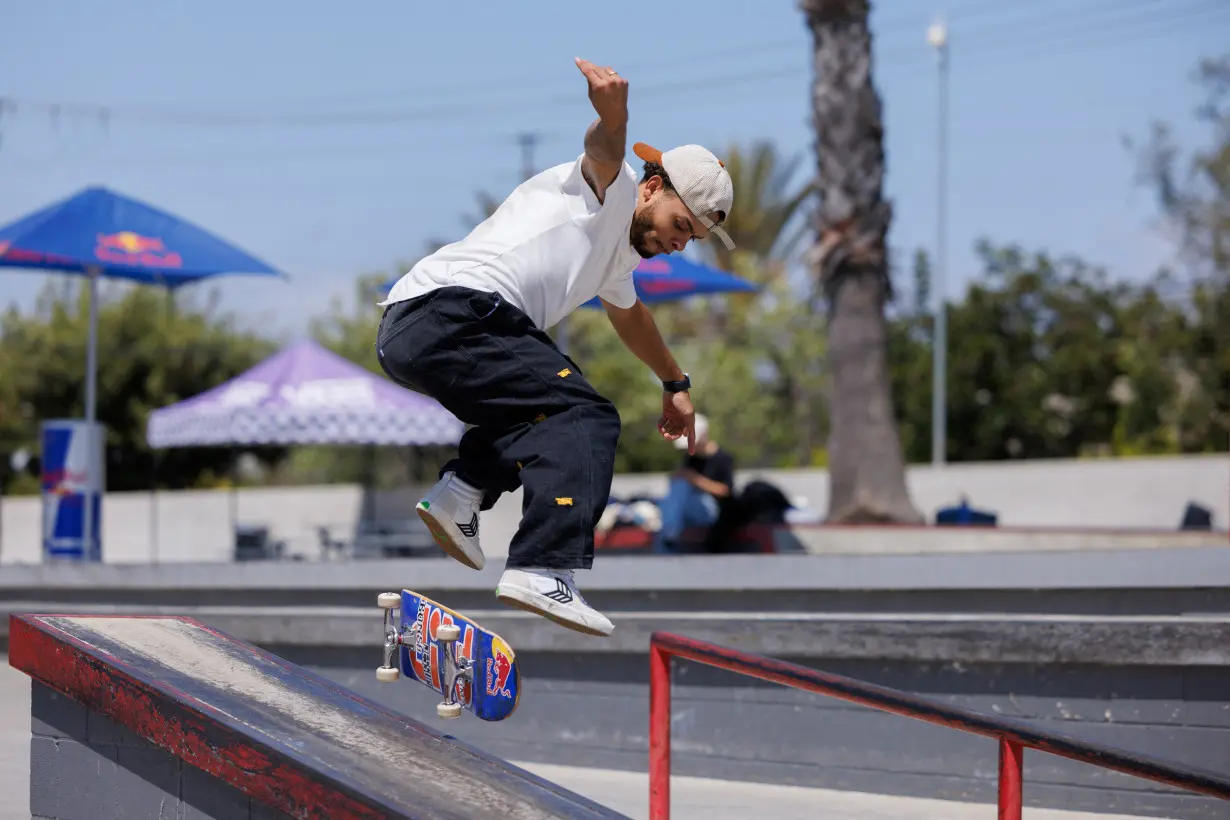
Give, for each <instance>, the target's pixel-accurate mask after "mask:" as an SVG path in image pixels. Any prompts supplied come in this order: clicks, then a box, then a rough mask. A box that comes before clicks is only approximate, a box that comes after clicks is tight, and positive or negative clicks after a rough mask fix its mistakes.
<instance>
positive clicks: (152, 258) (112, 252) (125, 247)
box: [94, 231, 184, 268]
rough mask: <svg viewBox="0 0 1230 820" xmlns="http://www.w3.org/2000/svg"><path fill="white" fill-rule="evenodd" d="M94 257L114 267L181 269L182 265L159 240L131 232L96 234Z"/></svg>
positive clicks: (177, 256)
mask: <svg viewBox="0 0 1230 820" xmlns="http://www.w3.org/2000/svg"><path fill="white" fill-rule="evenodd" d="M94 256H96V257H97V258H98V259H99V260H101V261H103V262H110V263H112V264H114V265H133V266H139V267H146V268H182V267H183V265H184V260H183V257H181V256H180V255H179V254H178V253H176V252H175V251H169V250H167V247H166V245H165V244H164V243H163V241H162V240H161V239H158V238H157V237H151V236H142V235H141V234H139V233H133V232H132V231H120V232H119V233H110V234H106V233H100V234H98V241H97V244H96V245H95V247H94Z"/></svg>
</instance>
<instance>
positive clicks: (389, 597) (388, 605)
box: [377, 592, 401, 609]
mask: <svg viewBox="0 0 1230 820" xmlns="http://www.w3.org/2000/svg"><path fill="white" fill-rule="evenodd" d="M377 601H378V602H379V604H380V606H381V608H382V609H397V607H399V606H401V596H400V595H398V594H397V593H396V592H382V593H380V597H379V598H378V599H377Z"/></svg>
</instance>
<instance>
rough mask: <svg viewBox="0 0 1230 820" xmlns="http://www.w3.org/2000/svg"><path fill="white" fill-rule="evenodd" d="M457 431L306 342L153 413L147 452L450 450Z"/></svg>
mask: <svg viewBox="0 0 1230 820" xmlns="http://www.w3.org/2000/svg"><path fill="white" fill-rule="evenodd" d="M462 432H464V425H463V424H462V423H461V421H459V420H458V419H457V418H456V417H455V416H454V415H453V414H452V413H450V412H448V411H447V410H445V409H444V408H443V407H441V406H440V404H439V403H437V402H436V401H435V400H434V399H431V398H428V397H427V396H424V395H421V394H419V393H415V392H413V391H411V390H407V389H405V388H403V387H401V386H399V385H397V384H394V383H393V382H391V381H389V380H388V379H386V378H384V377H383V376H379V375H376V374H375V373H372V372H371V371H369V370H367V369H365V368H363V367H360V366H359V365H357V364H354V363H353V362H351V361H349V360H347V359H344V358H342V357H341V356H339V355H337V354H336V353H333V352H332V351H329V350H327V349H325V348H323V347H321V346H320V345H319V344H317V343H316V342H313V341H305V342H299V343H298V344H294V345H291V346H289V347H287V348H284V349H283V350H282V351H280V352H278V353H276V354H274V355H273V356H272V357H270V358H268V359H266V360H265V361H263V362H261V363H260V364H258V365H257V366H256V367H254V368H252V369H251V370H249V371H247V372H246V373H243V374H241V375H239V376H236V377H235V378H234V379H231V380H230V381H228V382H226V383H224V384H221V385H218V386H217V387H215V388H213V389H212V390H207V391H206V392H204V393H201V394H200V395H199V396H194V397H192V398H190V399H186V400H184V401H182V402H179V403H178V404H173V405H171V406H170V407H164V408H162V409H160V410H155V411H154V412H153V413H152V414H151V415H150V419H149V425H148V426H147V428H146V439H147V440H148V442H149V445H150V446H151V447H153V448H155V449H159V448H165V447H209V446H230V445H236V444H240V445H242V444H251V445H257V444H395V445H396V444H402V445H431V444H455V443H456V442H458V441H460V440H461V434H462Z"/></svg>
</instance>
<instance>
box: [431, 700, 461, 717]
mask: <svg viewBox="0 0 1230 820" xmlns="http://www.w3.org/2000/svg"><path fill="white" fill-rule="evenodd" d="M436 714H437V715H439V716H440V717H442V718H444V719H445V720H455V719H457V718H459V717H461V704H460V703H441V704H437V706H436Z"/></svg>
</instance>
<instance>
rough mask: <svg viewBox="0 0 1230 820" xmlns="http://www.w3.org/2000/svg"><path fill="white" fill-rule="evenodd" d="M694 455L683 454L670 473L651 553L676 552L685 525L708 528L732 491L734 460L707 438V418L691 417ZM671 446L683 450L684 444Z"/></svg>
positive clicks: (698, 414) (700, 416) (677, 443)
mask: <svg viewBox="0 0 1230 820" xmlns="http://www.w3.org/2000/svg"><path fill="white" fill-rule="evenodd" d="M695 424H696V426H695V430H696V454H695V455H691V456H685V457H684V460H683V465H682V466H681V467H680V468H679V469H678V470H676V471H675V472H674V473H673V474H672V475H671V480H670V488H669V489H668V490H667V493H666V498H665V499H663V501H662V503H661V505H660V507H661V510H662V529H660V530H659V531H658V535H657V538H656V540H655V541H654V551H655V552H678V551H679V537H680V536H681V535H682V534H683V531H684V529H685V528H687V527H708V526H712V524H713V522H714V521H716V520H717V518H718V512H719V510H720V509H721V506H722V504H723V503H725V501H726V500H727V499H729V498H730V497H731V495H732V493H733V492H734V485H735V460H734V459H733V458H732V457H731V455H730V454H729V453H727V452H726V451H725V450H723V449H722V448H721V447H720V446H719V445H718V443H717V442H716V441H714V440H713V439H711V438H710V437H709V419H707V418H706V417H705V416H703V415H701V414H700V413H697V414H696V417H695ZM680 441H683V440H682V439H678V440H676V441H675V447H676V448H678V449H680V450H686V449H687V446H688V443H687V442H686V441H684V442H683V446H682V447H680V446H679V442H680Z"/></svg>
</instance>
